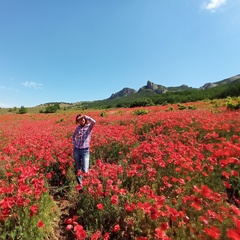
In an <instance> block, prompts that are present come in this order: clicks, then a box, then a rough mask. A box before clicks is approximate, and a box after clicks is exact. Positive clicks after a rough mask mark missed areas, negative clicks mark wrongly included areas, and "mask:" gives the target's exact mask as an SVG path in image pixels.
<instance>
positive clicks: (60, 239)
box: [51, 200, 76, 240]
mask: <svg viewBox="0 0 240 240" xmlns="http://www.w3.org/2000/svg"><path fill="white" fill-rule="evenodd" d="M56 204H57V206H58V208H59V211H60V217H59V222H58V223H57V224H56V228H55V229H54V236H53V237H54V240H55V239H56V240H74V239H75V237H74V234H73V233H72V232H71V231H67V230H66V226H67V225H66V224H64V220H66V219H68V218H72V217H73V216H74V215H76V209H75V204H74V203H72V202H71V201H70V200H57V201H56ZM51 240H52V239H51Z"/></svg>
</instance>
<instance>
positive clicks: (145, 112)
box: [133, 109, 149, 115]
mask: <svg viewBox="0 0 240 240" xmlns="http://www.w3.org/2000/svg"><path fill="white" fill-rule="evenodd" d="M148 113H149V111H148V110H146V109H138V110H135V111H134V112H133V114H135V115H145V114H148Z"/></svg>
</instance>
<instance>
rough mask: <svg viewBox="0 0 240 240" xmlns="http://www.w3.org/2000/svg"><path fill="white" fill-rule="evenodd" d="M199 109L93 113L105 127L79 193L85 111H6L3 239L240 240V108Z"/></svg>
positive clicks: (97, 133) (2, 126)
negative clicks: (64, 207) (77, 168)
mask: <svg viewBox="0 0 240 240" xmlns="http://www.w3.org/2000/svg"><path fill="white" fill-rule="evenodd" d="M190 105H192V104H186V108H185V109H184V110H179V109H178V107H177V105H174V106H172V109H171V110H169V106H155V107H145V108H132V109H110V110H105V111H104V114H102V111H101V110H95V111H93V110H89V111H86V110H85V111H84V114H87V115H89V116H91V117H93V118H94V119H96V121H97V123H96V126H95V127H94V129H93V136H92V142H91V162H90V171H89V172H88V173H86V174H83V192H82V193H80V194H79V192H78V190H77V188H76V183H77V182H76V179H75V173H74V165H73V163H74V162H73V158H72V140H71V135H72V132H73V130H74V128H75V123H74V120H75V116H76V114H77V113H78V112H70V111H69V112H68V111H63V112H60V113H57V114H24V115H19V114H13V113H9V114H2V115H0V236H1V237H3V239H60V238H62V239H136V240H145V239H146V240H147V239H148V240H150V239H162V240H167V239H231V240H237V239H240V208H239V206H240V195H239V194H240V120H239V119H240V111H239V110H235V111H230V110H228V109H227V108H226V107H225V105H224V102H221V104H220V106H218V107H214V106H213V105H212V104H211V103H209V102H199V103H194V105H195V107H194V108H189V107H188V106H190ZM64 201H67V203H68V204H69V209H70V208H71V209H72V210H73V211H72V212H71V211H68V214H65V215H64V216H63V215H62V214H61V211H60V209H61V204H62V203H63V202H64ZM59 229H61V234H60V235H56V234H57V232H59V231H60V230H59Z"/></svg>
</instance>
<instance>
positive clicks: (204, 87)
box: [199, 83, 217, 90]
mask: <svg viewBox="0 0 240 240" xmlns="http://www.w3.org/2000/svg"><path fill="white" fill-rule="evenodd" d="M216 86H217V84H216V83H205V84H204V85H203V86H202V87H200V88H199V89H202V90H206V89H209V88H213V87H216Z"/></svg>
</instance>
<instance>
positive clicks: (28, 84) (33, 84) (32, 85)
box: [21, 81, 42, 89]
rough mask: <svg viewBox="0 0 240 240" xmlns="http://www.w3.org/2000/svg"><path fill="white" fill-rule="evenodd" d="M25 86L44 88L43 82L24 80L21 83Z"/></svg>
mask: <svg viewBox="0 0 240 240" xmlns="http://www.w3.org/2000/svg"><path fill="white" fill-rule="evenodd" d="M21 84H22V85H23V86H24V87H28V88H34V89H41V88H42V84H41V83H36V82H28V81H26V82H22V83H21Z"/></svg>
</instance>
